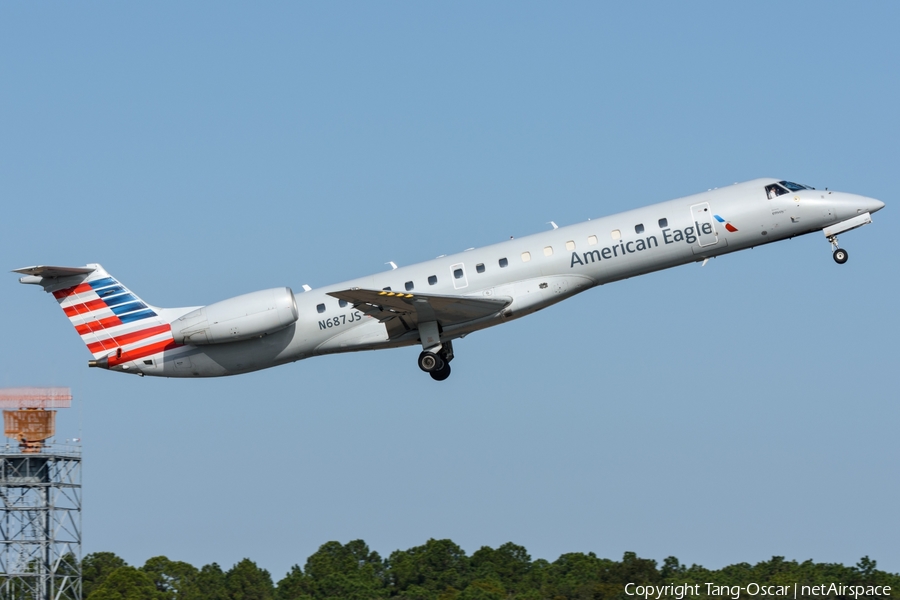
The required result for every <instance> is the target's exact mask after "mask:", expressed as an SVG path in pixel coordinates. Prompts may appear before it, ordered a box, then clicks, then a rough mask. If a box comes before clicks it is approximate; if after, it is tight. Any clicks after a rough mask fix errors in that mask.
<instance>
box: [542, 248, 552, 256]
mask: <svg viewBox="0 0 900 600" xmlns="http://www.w3.org/2000/svg"><path fill="white" fill-rule="evenodd" d="M552 254H553V246H545V247H544V256H551V255H552Z"/></svg>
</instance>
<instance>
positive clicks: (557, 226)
mask: <svg viewBox="0 0 900 600" xmlns="http://www.w3.org/2000/svg"><path fill="white" fill-rule="evenodd" d="M547 222H548V223H550V224H551V225H553V229H559V225H557V224H556V223H554V222H553V221H547Z"/></svg>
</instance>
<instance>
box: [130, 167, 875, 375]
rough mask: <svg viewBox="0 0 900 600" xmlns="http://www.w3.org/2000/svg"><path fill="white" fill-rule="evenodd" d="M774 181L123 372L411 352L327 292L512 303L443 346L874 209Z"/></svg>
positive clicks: (655, 208) (434, 272)
mask: <svg viewBox="0 0 900 600" xmlns="http://www.w3.org/2000/svg"><path fill="white" fill-rule="evenodd" d="M776 181H777V180H774V179H757V180H754V181H749V182H745V183H740V184H735V185H733V186H729V187H726V188H721V189H715V190H711V191H708V192H704V193H701V194H696V195H692V196H687V197H684V198H679V199H677V200H671V201H668V202H662V203H659V204H654V205H651V206H646V207H643V208H638V209H634V210H630V211H626V212H623V213H619V214H616V215H612V216H608V217H603V218H600V219H594V220H590V221H587V222H584V223H578V224H576V225H571V226H567V227H560V228H557V229H553V230H549V231H544V232H541V233H537V234H534V235H530V236H527V237H523V238H518V239H510V240H507V241H504V242H501V243H498V244H494V245H491V246H486V247H483V248H476V249H472V250H468V251H466V252H461V253H458V254H453V255H448V256H443V257H440V258H436V259H434V260H429V261H426V262H422V263H418V264H414V265H410V266H406V267H400V268H397V269H393V270H390V271H385V272H382V273H376V274H374V275H369V276H367V277H362V278H359V279H354V280H351V281H345V282H342V283H338V284H335V285H331V286H326V287H322V288H318V289H313V290H311V291H308V292H305V293H299V294H296V302H297V309H298V310H299V318H298V320H297V321H296V323H294V324H293V325H291V326H290V327H287V328H285V329H283V330H281V331H278V332H276V333H273V334H271V335H267V336H265V337H262V338H259V339H251V340H246V341H240V342H231V343H224V344H215V345H205V346H191V345H186V346H182V347H179V348H176V349H173V350H168V351H167V352H166V355H165V358H164V360H157V361H154V364H153V365H150V366H148V365H145V364H142V363H141V361H135V363H133V364H131V365H128V367H129V369H128V372H132V373H134V372H139V373H141V374H145V375H161V376H165V377H181V376H184V377H197V376H200V377H204V376H206V377H209V376H221V375H232V374H237V373H243V372H248V371H254V370H258V369H264V368H267V367H271V366H275V365H280V364H284V363H288V362H293V361H297V360H301V359H304V358H309V357H313V356H317V355H324V354H332V353H338V352H353V351H359V350H374V349H379V348H387V347H399V346H408V345H414V344H419V343H420V341H419V334H418V331H417V330H416V329H412V330H410V331H408V332H406V333H405V334H403V335H399V336H398V335H396V334H395V335H394V337H393V338H391V337H390V336H389V330H388V328H387V327H386V325H385V324H384V323H382V322H380V321H379V320H377V319H374V318H372V317H369V316H367V315H364V314H363V313H362V312H360V311H358V310H356V309H354V308H353V306H352V305H349V304H346V303H344V302H340V301H339V300H338V299H336V298H334V297H332V296H329V295H328V293H329V292H337V291H341V290H349V289H355V288H359V289H366V290H382V289H385V288H391V289H392V290H394V291H404V292H405V291H410V292H411V293H420V294H439V295H445V296H448V295H460V296H475V297H495V298H509V299H511V303H510V304H509V305H508V306H507V307H506V308H505V309H503V310H502V311H499V312H498V313H496V314H494V315H491V316H490V317H485V318H481V319H478V320H474V321H470V322H467V323H461V324H457V325H453V326H450V327H444V328H443V330H442V332H441V340H443V341H450V340H453V339H456V338H459V337H462V336H465V335H467V334H469V333H471V332H473V331H477V330H479V329H484V328H486V327H491V326H493V325H498V324H500V323H503V322H505V321H508V320H510V319H515V318H519V317H522V316H524V315H527V314H530V313H533V312H535V311H538V310H540V309H542V308H545V307H547V306H549V305H551V304H555V303H556V302H559V301H561V300H564V299H565V298H568V297H569V296H572V295H574V294H578V293H580V292H583V291H585V290H587V289H589V288H592V287H594V286H598V285H603V284H606V283H610V282H613V281H618V280H620V279H625V278H628V277H634V276H636V275H642V274H644V273H650V272H653V271H658V270H660V269H666V268H669V267H674V266H678V265H683V264H686V263H690V262H697V261H703V260H705V259H707V258H711V257H715V256H719V255H722V254H728V253H730V252H736V251H738V250H744V249H747V248H752V247H754V246H759V245H762V244H767V243H771V242H775V241H779V240H784V239H787V238H791V237H795V236H798V235H803V234H806V233H812V232H815V231H820V230H822V229H823V228H825V227H828V226H830V225H833V224H835V223H840V222H842V221H846V220H847V219H850V218H852V217H855V216H857V215H859V214H863V213H868V212H874V211H876V210H878V209H880V208H881V207H882V206H883V204H882V203H881V202H879V201H877V200H873V199H871V198H866V197H863V196H857V195H853V194H845V193H839V192H829V191H821V190H813V189H801V190H799V191H792V192H790V193H787V194H782V195H780V196H778V197H776V198H774V199H769V198H767V194H766V191H765V188H766V186H767V185H769V184H772V183H774V182H776ZM459 270H462V276H461V277H460V276H459ZM410 286H411V287H410ZM166 312H169V311H166ZM115 370H122V369H121V366H119V367H115Z"/></svg>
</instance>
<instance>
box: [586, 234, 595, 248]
mask: <svg viewBox="0 0 900 600" xmlns="http://www.w3.org/2000/svg"><path fill="white" fill-rule="evenodd" d="M596 245H597V236H596V235H589V236H588V246H596Z"/></svg>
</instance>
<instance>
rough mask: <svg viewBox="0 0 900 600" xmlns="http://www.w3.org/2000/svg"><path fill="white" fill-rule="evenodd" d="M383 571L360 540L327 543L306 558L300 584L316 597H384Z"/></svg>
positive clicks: (368, 599) (352, 599)
mask: <svg viewBox="0 0 900 600" xmlns="http://www.w3.org/2000/svg"><path fill="white" fill-rule="evenodd" d="M384 571H385V565H384V561H382V560H381V557H380V556H379V555H378V553H377V552H372V551H371V550H369V546H368V545H367V544H366V543H365V542H364V541H362V540H353V541H351V542H348V543H347V544H345V545H344V544H341V543H340V542H328V543H326V544H322V546H320V547H319V549H318V550H317V551H316V552H315V554H313V555H312V556H310V557H309V558H308V559H307V560H306V566H305V567H304V569H303V572H304V574H305V575H306V578H305V579H304V580H303V582H304V583H303V585H301V587H302V588H303V589H304V591H305V592H306V593H307V594H309V595H310V596H312V597H313V598H316V599H322V600H325V599H332V598H334V599H337V598H340V599H344V600H372V599H375V598H381V597H386V596H387V592H386V590H385V581H384Z"/></svg>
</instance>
